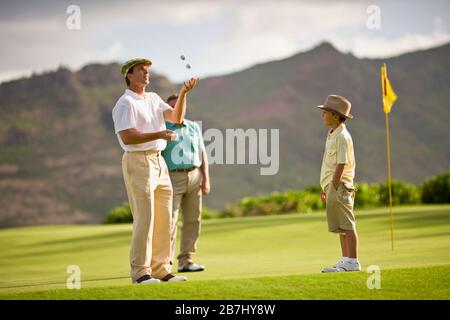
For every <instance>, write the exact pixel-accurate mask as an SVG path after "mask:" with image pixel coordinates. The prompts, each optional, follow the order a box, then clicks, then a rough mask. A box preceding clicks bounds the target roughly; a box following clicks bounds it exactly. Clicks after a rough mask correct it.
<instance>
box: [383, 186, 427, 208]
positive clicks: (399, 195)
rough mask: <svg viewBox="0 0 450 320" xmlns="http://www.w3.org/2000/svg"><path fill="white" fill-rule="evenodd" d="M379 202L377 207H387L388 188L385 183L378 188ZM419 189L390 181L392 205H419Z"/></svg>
mask: <svg viewBox="0 0 450 320" xmlns="http://www.w3.org/2000/svg"><path fill="white" fill-rule="evenodd" d="M379 193H380V202H379V205H389V187H388V185H387V183H384V184H380V186H379ZM420 198H421V192H420V188H419V187H416V186H414V185H412V184H409V183H405V182H401V181H396V180H393V181H392V205H398V204H416V203H420Z"/></svg>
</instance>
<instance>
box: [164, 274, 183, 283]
mask: <svg viewBox="0 0 450 320" xmlns="http://www.w3.org/2000/svg"><path fill="white" fill-rule="evenodd" d="M187 279H188V278H187V277H185V276H175V275H173V274H171V273H169V274H168V275H167V276H165V277H164V278H162V279H161V281H164V282H179V281H187Z"/></svg>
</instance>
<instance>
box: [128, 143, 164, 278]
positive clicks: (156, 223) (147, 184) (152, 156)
mask: <svg viewBox="0 0 450 320" xmlns="http://www.w3.org/2000/svg"><path fill="white" fill-rule="evenodd" d="M122 172H123V177H124V180H125V186H126V189H127V194H128V200H129V203H130V208H131V212H132V214H133V233H132V241H131V251H130V265H131V273H130V274H131V279H132V282H133V283H134V282H136V280H137V279H139V278H140V277H142V276H144V275H146V274H148V275H151V276H152V277H154V278H158V279H161V278H164V277H165V276H166V275H167V274H168V273H170V272H171V267H170V261H169V259H170V230H171V214H172V185H171V183H170V177H169V172H168V170H167V165H166V162H165V161H164V159H163V157H162V156H161V154H160V152H157V151H142V152H125V153H124V155H123V158H122Z"/></svg>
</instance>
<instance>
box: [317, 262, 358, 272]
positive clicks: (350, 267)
mask: <svg viewBox="0 0 450 320" xmlns="http://www.w3.org/2000/svg"><path fill="white" fill-rule="evenodd" d="M347 271H361V264H360V263H359V262H356V263H351V262H348V261H342V260H341V261H339V262H338V263H336V264H335V265H334V266H333V267H332V268H324V269H323V270H322V272H323V273H329V272H347Z"/></svg>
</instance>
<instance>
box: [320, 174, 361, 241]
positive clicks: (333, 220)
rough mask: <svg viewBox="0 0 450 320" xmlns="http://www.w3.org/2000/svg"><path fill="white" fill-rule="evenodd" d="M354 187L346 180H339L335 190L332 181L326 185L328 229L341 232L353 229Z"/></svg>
mask: <svg viewBox="0 0 450 320" xmlns="http://www.w3.org/2000/svg"><path fill="white" fill-rule="evenodd" d="M354 203H355V187H354V186H353V184H351V183H348V182H342V181H341V182H340V183H339V186H338V189H337V190H336V189H335V188H334V186H333V184H332V183H330V184H329V185H328V187H327V220H328V231H330V232H336V233H342V232H344V231H345V230H355V215H354V213H353V205H354Z"/></svg>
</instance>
